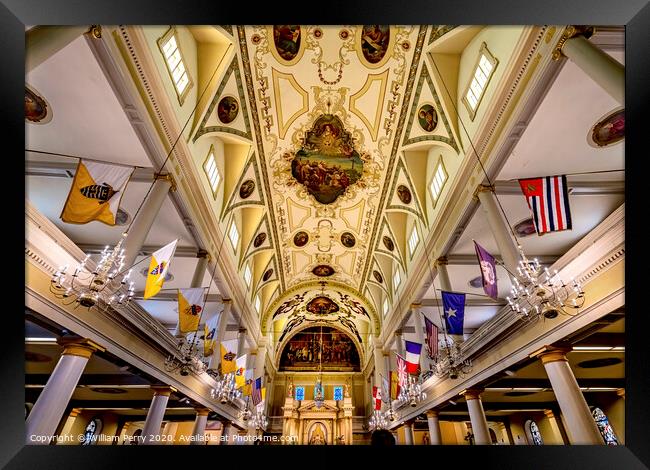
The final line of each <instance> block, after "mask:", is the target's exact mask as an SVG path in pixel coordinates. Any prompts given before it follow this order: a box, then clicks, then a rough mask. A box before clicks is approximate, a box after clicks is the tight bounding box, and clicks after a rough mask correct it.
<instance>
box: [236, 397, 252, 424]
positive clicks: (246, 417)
mask: <svg viewBox="0 0 650 470" xmlns="http://www.w3.org/2000/svg"><path fill="white" fill-rule="evenodd" d="M252 415H253V413H251V410H250V409H249V408H248V397H246V407H245V408H244V409H243V410H242V411H241V413H239V417H240V418H241V419H242V421H248V420H249V419H250V418H251V416H252Z"/></svg>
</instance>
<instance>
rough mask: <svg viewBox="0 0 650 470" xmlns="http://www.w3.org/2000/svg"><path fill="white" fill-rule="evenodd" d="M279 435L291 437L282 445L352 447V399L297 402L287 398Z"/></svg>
mask: <svg viewBox="0 0 650 470" xmlns="http://www.w3.org/2000/svg"><path fill="white" fill-rule="evenodd" d="M283 410H284V415H283V416H284V420H283V425H282V434H283V435H284V436H287V437H288V436H293V439H291V440H290V439H286V440H285V443H288V442H292V441H293V443H296V444H302V445H345V444H351V443H352V413H353V410H354V408H353V406H352V398H350V397H345V398H344V399H343V400H341V401H335V400H325V401H324V402H323V403H322V404H321V406H317V403H316V402H315V401H314V400H302V401H298V400H296V399H294V398H292V397H287V398H286V399H285V403H284V407H283Z"/></svg>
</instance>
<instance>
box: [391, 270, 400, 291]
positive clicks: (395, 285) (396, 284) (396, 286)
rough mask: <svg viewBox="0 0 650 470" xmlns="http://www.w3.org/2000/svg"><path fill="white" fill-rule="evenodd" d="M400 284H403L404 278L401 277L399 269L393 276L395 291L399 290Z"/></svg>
mask: <svg viewBox="0 0 650 470" xmlns="http://www.w3.org/2000/svg"><path fill="white" fill-rule="evenodd" d="M400 282H402V278H401V277H400V275H399V268H397V270H395V274H393V290H397V288H398V287H399V283H400Z"/></svg>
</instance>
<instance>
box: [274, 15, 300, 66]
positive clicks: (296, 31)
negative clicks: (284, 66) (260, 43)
mask: <svg viewBox="0 0 650 470" xmlns="http://www.w3.org/2000/svg"><path fill="white" fill-rule="evenodd" d="M300 41H301V30H300V26H299V25H291V24H281V25H274V26H273V42H274V43H275V49H276V50H277V51H278V54H279V55H280V57H282V58H283V59H284V60H286V61H291V60H293V59H295V58H296V56H297V55H298V51H299V50H300Z"/></svg>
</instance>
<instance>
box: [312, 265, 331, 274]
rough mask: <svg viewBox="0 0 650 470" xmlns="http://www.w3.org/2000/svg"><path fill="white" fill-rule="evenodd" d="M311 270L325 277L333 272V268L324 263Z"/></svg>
mask: <svg viewBox="0 0 650 470" xmlns="http://www.w3.org/2000/svg"><path fill="white" fill-rule="evenodd" d="M311 272H312V273H313V274H315V275H316V276H320V277H327V276H331V275H332V274H334V268H332V267H331V266H328V265H326V264H319V265H318V266H316V267H315V268H314V269H312V270H311Z"/></svg>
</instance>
